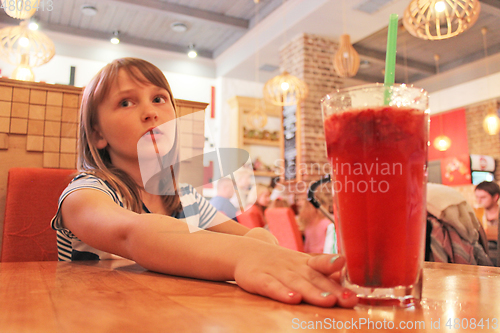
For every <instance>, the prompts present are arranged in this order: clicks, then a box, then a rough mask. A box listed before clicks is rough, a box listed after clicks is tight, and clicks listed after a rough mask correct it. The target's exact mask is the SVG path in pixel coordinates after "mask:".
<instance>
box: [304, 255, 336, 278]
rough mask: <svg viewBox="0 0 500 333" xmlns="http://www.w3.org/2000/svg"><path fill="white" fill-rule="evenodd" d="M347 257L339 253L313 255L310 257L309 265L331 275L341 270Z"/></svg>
mask: <svg viewBox="0 0 500 333" xmlns="http://www.w3.org/2000/svg"><path fill="white" fill-rule="evenodd" d="M344 264H345V258H344V257H342V256H341V255H339V254H335V255H329V254H324V255H319V256H312V257H310V258H309V259H308V261H307V265H309V267H311V268H312V269H314V270H315V271H318V272H320V273H321V274H323V275H326V276H330V275H332V274H333V273H335V272H337V271H340V270H341V269H342V267H344Z"/></svg>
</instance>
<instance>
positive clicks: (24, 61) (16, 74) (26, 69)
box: [12, 54, 35, 81]
mask: <svg viewBox="0 0 500 333" xmlns="http://www.w3.org/2000/svg"><path fill="white" fill-rule="evenodd" d="M12 78H13V79H15V80H21V81H35V73H33V70H32V69H31V67H30V66H29V55H28V54H23V55H22V56H21V63H20V64H19V65H18V66H17V67H16V69H14V71H13V72H12Z"/></svg>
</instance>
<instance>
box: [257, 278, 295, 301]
mask: <svg viewBox="0 0 500 333" xmlns="http://www.w3.org/2000/svg"><path fill="white" fill-rule="evenodd" d="M258 280H259V281H258V284H257V288H256V289H257V290H256V291H255V292H256V293H257V294H260V295H262V296H266V297H269V298H272V299H274V300H277V301H280V302H283V303H288V304H299V303H300V302H302V295H301V294H300V293H298V292H296V291H294V290H292V289H290V288H288V287H286V286H284V285H283V284H282V283H281V282H279V281H278V280H277V279H276V278H274V277H272V276H271V275H268V274H263V275H261V276H259V278H258Z"/></svg>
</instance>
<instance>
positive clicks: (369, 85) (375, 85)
mask: <svg viewBox="0 0 500 333" xmlns="http://www.w3.org/2000/svg"><path fill="white" fill-rule="evenodd" d="M384 87H387V88H388V89H394V88H405V89H408V90H418V91H420V93H422V94H424V95H425V96H427V97H428V95H429V93H428V92H427V90H425V89H424V88H420V87H416V86H414V85H413V84H406V83H395V84H393V85H391V86H386V85H384V84H383V83H378V82H377V83H367V84H361V85H357V86H352V87H347V88H342V89H335V90H334V91H332V92H330V93H328V94H326V95H325V96H324V97H323V98H321V103H323V102H324V101H326V100H329V99H330V98H329V97H330V96H332V95H337V94H342V93H348V92H353V91H360V90H363V89H375V88H377V89H380V88H384Z"/></svg>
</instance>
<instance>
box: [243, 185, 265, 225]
mask: <svg viewBox="0 0 500 333" xmlns="http://www.w3.org/2000/svg"><path fill="white" fill-rule="evenodd" d="M270 195H271V191H270V190H269V187H267V186H266V185H263V184H257V185H255V186H254V187H252V189H251V190H250V192H249V193H248V197H247V200H246V201H247V206H246V208H245V212H243V213H242V214H240V215H239V216H238V221H239V222H240V223H241V224H243V225H244V226H246V227H248V228H256V227H260V228H264V227H266V226H267V223H266V218H265V216H264V210H265V209H266V208H267V206H269V204H270V203H271V199H270Z"/></svg>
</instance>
